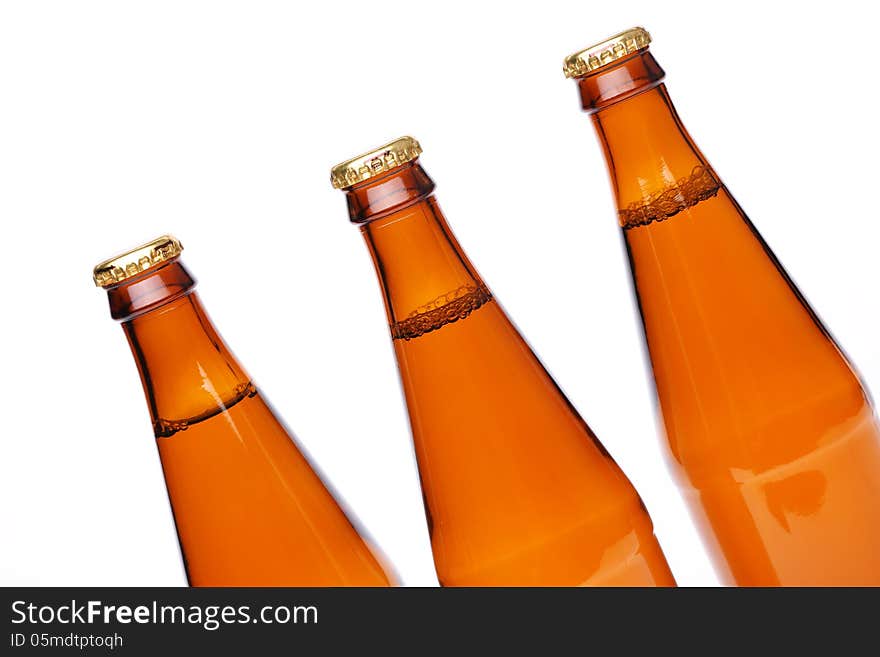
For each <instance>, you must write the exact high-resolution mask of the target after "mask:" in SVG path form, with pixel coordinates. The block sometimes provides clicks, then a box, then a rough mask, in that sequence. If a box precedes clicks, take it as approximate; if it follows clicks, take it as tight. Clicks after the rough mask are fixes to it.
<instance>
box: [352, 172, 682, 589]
mask: <svg viewBox="0 0 880 657" xmlns="http://www.w3.org/2000/svg"><path fill="white" fill-rule="evenodd" d="M383 187H384V189H383ZM432 189H433V184H432V183H431V182H430V179H429V178H427V176H426V175H425V174H424V171H423V170H422V169H421V167H420V166H418V165H417V164H415V165H413V164H411V165H408V166H407V167H404V168H403V169H402V170H398V171H397V172H396V173H395V174H393V175H392V176H390V177H389V178H386V179H385V180H380V181H377V182H374V181H369V182H368V183H364V184H362V185H361V186H360V187H355V188H354V190H350V191H349V196H350V198H349V205H350V207H352V208H358V209H360V210H364V211H365V212H366V213H367V214H369V211H370V210H371V209H375V208H376V206H377V205H379V206H382V204H384V206H383V207H384V208H385V209H384V210H383V211H380V212H379V215H381V216H376V215H374V216H370V218H369V220H368V221H366V222H364V223H362V225H361V230H362V231H363V234H364V237H365V239H366V241H367V244H368V246H369V248H370V252H371V254H372V256H373V259H374V263H375V265H376V271H377V273H378V275H379V278H380V283H381V285H382V288H383V292H384V293H385V301H386V309H387V311H388V316H389V323H390V327H391V333H392V339H393V343H394V349H395V354H396V356H397V361H398V366H399V369H400V375H401V380H402V383H403V389H404V394H405V397H406V403H407V408H408V411H409V416H410V424H411V427H412V433H413V440H414V444H415V451H416V457H417V461H418V467H419V473H420V478H421V482H422V489H423V494H424V498H425V506H426V514H427V517H428V524H429V530H430V535H431V544H432V550H433V553H434V562H435V565H436V568H437V573H438V578H439V580H440V582H441V584H443V585H445V586H508V585H519V586H533V585H544V586H572V585H608V586H614V585H618V586H654V585H674V580H673V578H672V575H671V573H670V571H669V568H668V566H667V564H666V561H665V558H664V556H663V554H662V552H661V550H660V547H659V545H658V544H657V541H656V539H655V537H654V535H653V529H652V525H651V521H650V518H649V517H648V514H647V512H646V511H645V509H644V506H643V505H642V503H641V500H640V499H639V497H638V494H637V493H636V491H635V489H634V488H633V487H632V485H631V484H630V482H629V481H628V480H627V479H626V477H625V475H624V474H623V473H622V471H621V470H620V469H619V468H618V467H617V465H616V464H615V463H614V461H613V460H612V459H611V457H610V456H609V455H608V454H607V452H605V450H604V449H603V448H602V446H601V445H600V444H599V442H598V440H596V438H595V436H594V435H593V434H592V432H591V431H590V430H589V428H588V427H587V426H586V424H585V423H584V422H583V420H582V419H581V418H580V417H579V416H578V414H577V412H576V411H575V410H574V409H573V408H572V406H571V405H570V403H569V402H568V400H567V399H566V398H565V397H564V395H563V394H562V392H561V391H560V390H559V388H558V387H557V386H556V384H555V383H554V381H553V380H552V379H551V377H550V376H549V374H548V373H547V372H546V370H545V369H544V368H543V366H542V365H541V363H540V362H539V361H538V359H537V358H536V356H535V355H534V353H533V352H532V350H531V349H530V348H529V346H528V345H527V344H526V342H525V341H524V340H523V338H522V337H521V335H520V334H519V332H518V331H517V329H516V328H515V327H514V325H513V324H512V323H511V322H510V320H509V319H508V318H507V316H506V314H505V313H504V311H503V310H502V308H501V307H500V305H499V304H498V303H497V301H496V300H495V299H494V298H493V296H492V294H491V292H490V291H489V289H488V287H487V286H486V285H485V284H484V283H483V281H482V280H481V279H480V278H479V276H478V274H477V273H476V271H475V270H474V268H473V266H472V265H471V264H470V262H469V261H468V260H467V258H466V256H465V255H464V253H463V251H462V250H461V248H460V247H459V246H458V244H457V242H456V241H455V238H454V236H453V235H452V232H451V231H450V229H449V227H448V225H447V224H446V222H445V219H444V218H443V215H442V213H441V212H440V210H439V207H438V205H437V203H436V200H435V199H434V197H433V196H432V195H430V192H431V190H432ZM352 197H354V198H352ZM368 197H372V198H373V199H381V201H376V202H374V203H373V204H372V205H371V204H370V203H369V202H368V201H366V200H365V199H367V198H368ZM395 199H396V201H395ZM361 216H363V215H358V214H357V213H353V219H355V220H356V221H357V220H358V219H359V218H360V217H361Z"/></svg>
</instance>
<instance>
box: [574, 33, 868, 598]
mask: <svg viewBox="0 0 880 657" xmlns="http://www.w3.org/2000/svg"><path fill="white" fill-rule="evenodd" d="M649 42H650V37H649V36H648V34H647V32H645V31H644V30H642V29H641V28H637V29H634V30H630V31H628V32H624V33H622V34H620V35H617V36H616V37H613V38H612V39H610V40H608V41H606V42H603V43H601V44H598V45H597V46H594V47H592V48H588V49H587V50H585V51H582V52H581V53H577V54H576V55H572V56H571V57H569V58H568V59H567V60H566V64H565V72H566V74H567V75H568V76H569V77H573V78H575V79H576V82H577V84H578V89H579V91H580V97H581V101H582V104H583V107H584V109H585V110H586V111H587V112H589V113H590V114H591V117H592V120H593V125H594V127H595V128H596V131H597V133H598V135H599V138H600V141H601V143H602V146H603V149H604V152H605V157H606V160H607V163H608V169H609V173H610V175H611V180H612V185H613V188H614V194H615V197H616V199H617V207H618V208H619V218H620V224H621V227H622V228H623V231H624V237H625V242H626V247H627V250H628V253H629V258H630V264H631V266H632V274H633V279H634V283H635V290H636V294H637V298H638V302H639V306H640V309H641V315H642V319H643V322H644V330H645V335H646V339H647V344H648V349H649V351H650V355H651V362H652V366H653V374H654V381H655V383H656V386H657V393H658V398H659V403H660V409H661V412H662V416H663V420H664V423H665V427H666V435H667V439H668V443H669V447H670V449H671V452H672V456H673V458H674V462H675V463H676V464H677V465H678V466H679V467H678V468H677V475H678V476H679V480H680V482H681V487H682V489H683V491H684V493H685V495H686V497H687V498H688V500H689V501H690V504H691V508H692V509H693V512H694V515H695V517H696V518H697V520H698V522H699V524H700V525H701V527H702V531H703V534H704V537H705V540H706V542H707V544H708V545H709V546H710V547H711V548H712V551H713V553H714V557H715V560H716V564H717V566H718V569H719V571H720V573H721V574H722V576H724V577H725V579H727V581H732V582H736V583H738V584H740V585H867V584H874V585H876V584H880V432H878V426H877V422H876V418H875V415H874V411H873V408H872V406H871V403H870V400H869V397H868V394H867V393H866V391H865V389H864V388H863V387H862V384H861V382H860V381H859V379H858V376H857V375H856V373H855V372H854V370H853V368H852V367H851V365H850V364H849V363H848V362H847V359H846V358H845V356H844V355H843V353H842V352H841V350H840V349H839V348H838V346H837V345H836V344H835V342H834V340H833V339H832V338H831V336H830V335H829V333H828V331H827V330H826V329H825V328H824V327H823V325H822V323H821V322H820V321H819V319H818V318H817V316H816V315H815V313H814V312H813V311H812V309H811V308H810V307H809V305H808V304H807V302H806V301H805V299H804V298H803V296H802V295H801V294H800V292H799V291H798V290H797V288H796V287H795V285H794V283H793V282H792V281H791V279H790V278H789V277H788V275H787V274H786V273H785V271H784V270H783V269H782V266H781V265H780V264H779V262H778V261H777V259H776V258H775V257H774V255H773V253H772V252H771V251H770V249H769V247H768V246H767V245H766V244H765V243H764V241H763V240H762V239H761V236H760V235H759V234H758V231H757V230H756V229H755V227H754V226H753V225H752V223H751V222H750V221H749V219H748V218H747V217H746V216H745V214H744V213H743V211H742V210H741V209H740V207H739V205H737V203H736V201H735V200H734V199H733V197H732V196H731V195H730V193H729V192H728V191H727V189H726V188H725V186H724V185H723V184H722V183H721V180H720V178H719V177H718V175H717V174H716V173H715V172H714V170H713V169H712V168H711V167H710V166H709V163H708V162H707V161H706V159H705V158H704V157H703V155H702V154H701V153H700V151H699V150H698V149H697V147H696V145H695V144H694V142H693V140H692V139H691V138H690V136H689V135H688V134H687V131H686V130H685V128H684V126H683V125H682V123H681V120H680V119H679V117H678V115H677V114H676V112H675V109H674V108H673V106H672V102H671V101H670V99H669V95H668V93H667V91H666V87H665V85H664V84H663V83H662V80H663V77H664V72H663V70H662V69H661V68H660V66H659V65H658V64H657V61H656V60H655V59H654V57H653V56H652V55H651V53H650V52H648V50H647V46H648V43H649Z"/></svg>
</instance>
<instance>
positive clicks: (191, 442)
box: [109, 262, 391, 586]
mask: <svg viewBox="0 0 880 657" xmlns="http://www.w3.org/2000/svg"><path fill="white" fill-rule="evenodd" d="M193 285H194V281H193V280H192V278H191V277H190V276H189V274H188V273H187V272H186V270H185V269H184V268H183V267H182V265H181V264H180V263H179V262H172V263H170V264H168V265H166V266H164V267H162V268H158V269H156V270H155V271H151V272H147V275H146V276H145V277H144V278H142V279H139V280H136V281H133V282H130V283H127V284H126V285H125V286H124V287H123V286H120V287H119V288H116V289H111V290H109V293H110V296H111V307H112V308H113V310H114V315H115V316H116V317H117V318H119V319H121V320H122V324H123V328H124V330H125V334H126V336H127V338H128V341H129V345H130V346H131V349H132V353H133V355H134V356H135V360H136V361H137V364H138V370H139V372H140V374H141V380H142V382H143V385H144V391H145V394H146V397H147V401H148V405H149V407H150V413H151V419H152V421H153V427H154V432H155V435H156V441H157V446H158V449H159V455H160V458H161V461H162V468H163V471H164V475H165V481H166V485H167V489H168V496H169V499H170V502H171V506H172V509H173V511H174V519H175V523H176V526H177V532H178V537H179V539H180V545H181V550H182V553H183V557H184V561H185V564H186V571H187V575H188V578H189V581H190V583H191V584H192V585H195V586H386V585H388V584H390V583H391V578H390V577H389V576H388V575H387V574H386V572H385V571H384V569H383V567H382V565H381V564H380V562H379V560H378V559H377V558H376V556H375V555H374V554H373V552H372V551H371V550H370V548H369V547H368V546H367V544H366V543H365V542H364V539H363V538H362V537H361V536H360V534H359V532H358V530H357V529H356V528H355V526H354V525H353V524H352V523H351V522H350V521H349V519H348V517H347V516H346V514H345V513H344V511H343V510H342V508H340V506H339V504H338V503H337V502H336V500H335V499H334V498H333V495H332V494H331V493H330V492H329V491H328V489H327V487H326V486H325V485H324V483H323V482H322V480H321V478H320V477H319V476H318V474H317V473H316V472H315V470H314V469H313V467H312V466H311V465H310V463H309V462H308V460H307V458H306V456H305V455H304V453H303V451H302V449H301V448H300V447H299V446H298V445H297V443H296V442H295V439H294V437H293V436H292V434H291V433H290V432H289V431H288V429H287V428H286V427H285V426H284V424H283V423H282V422H281V421H280V420H279V418H278V417H277V416H276V414H275V412H274V411H273V409H272V408H271V406H270V405H269V404H268V403H267V402H266V401H265V400H264V399H263V398H262V396H261V394H260V393H259V391H258V390H257V388H256V387H255V386H254V385H253V383H252V382H251V381H250V379H249V377H248V376H247V375H246V374H245V372H244V370H243V369H242V368H241V366H240V365H239V364H238V363H237V362H236V360H235V358H234V357H233V356H232V354H231V352H230V351H229V349H228V348H227V347H226V345H225V344H224V343H223V341H222V339H221V338H220V336H219V335H218V334H217V332H216V330H215V329H214V327H213V325H212V324H211V322H210V319H209V318H208V316H207V314H206V313H205V311H204V309H203V308H202V305H201V302H200V301H199V299H198V296H197V295H196V293H195V292H194V291H193V289H192V288H193ZM139 288H140V289H139ZM132 309H136V312H134V313H132V314H130V315H128V316H126V315H127V313H129V312H130V311H131V310H132Z"/></svg>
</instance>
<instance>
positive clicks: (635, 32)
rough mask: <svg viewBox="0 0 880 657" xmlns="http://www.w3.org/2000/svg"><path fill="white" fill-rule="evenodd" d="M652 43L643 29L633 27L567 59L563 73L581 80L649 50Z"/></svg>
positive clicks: (649, 36) (563, 66)
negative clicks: (584, 76) (636, 53)
mask: <svg viewBox="0 0 880 657" xmlns="http://www.w3.org/2000/svg"><path fill="white" fill-rule="evenodd" d="M650 43H651V35H650V34H648V31H647V30H646V29H645V28H643V27H633V28H631V29H629V30H626V31H625V32H621V33H620V34H615V35H614V36H613V37H611V38H610V39H605V40H604V41H602V42H601V43H597V44H595V45H593V46H590V47H589V48H585V49H584V50H581V51H579V52H576V53H575V54H573V55H569V56H568V57H566V58H565V63H564V64H563V65H562V72H563V73H565V77H567V78H579V77H581V76H583V75H586V74H587V73H592V72H593V71H595V70H597V69H600V68H602V67H603V66H607V65H608V64H610V63H612V62H615V61H617V60H618V59H623V58H624V57H626V56H628V55H631V54H633V53H634V52H636V51H637V50H641V49H642V48H647V47H648V44H650Z"/></svg>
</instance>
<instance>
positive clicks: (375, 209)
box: [347, 162, 490, 339]
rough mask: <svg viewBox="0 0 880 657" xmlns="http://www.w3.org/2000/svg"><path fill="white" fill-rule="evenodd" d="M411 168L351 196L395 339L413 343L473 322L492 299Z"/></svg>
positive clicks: (427, 182)
mask: <svg viewBox="0 0 880 657" xmlns="http://www.w3.org/2000/svg"><path fill="white" fill-rule="evenodd" d="M433 190H434V183H433V182H432V181H431V179H430V178H429V177H428V175H427V174H426V173H425V171H424V170H423V169H422V167H421V166H420V165H418V164H417V163H415V162H413V163H410V164H408V165H407V166H404V167H401V168H400V169H397V170H395V171H393V172H391V173H390V174H389V175H388V176H386V177H384V178H381V179H377V180H370V181H366V182H365V183H361V184H360V185H356V186H355V187H353V188H351V189H350V190H348V192H347V196H348V207H349V212H350V216H351V220H352V221H354V222H357V223H360V224H361V232H362V234H363V236H364V239H365V241H366V243H367V247H368V248H369V250H370V255H371V256H372V258H373V264H374V265H375V267H376V274H377V275H378V277H379V281H380V284H381V287H382V292H383V295H384V298H385V308H386V311H387V313H388V320H389V324H390V326H391V331H392V336H393V337H395V338H400V339H411V338H414V337H418V336H419V335H422V334H423V333H427V332H430V331H432V330H435V329H437V328H440V327H441V326H443V325H445V324H448V323H450V322H452V321H455V320H456V319H460V318H462V317H464V316H467V315H468V314H470V312H472V311H473V310H475V309H476V308H479V307H480V306H481V305H483V304H484V303H485V302H486V301H488V299H489V297H490V294H489V291H488V290H487V289H486V287H485V285H484V284H483V282H482V280H481V279H480V277H479V275H478V274H477V272H476V270H475V269H474V267H473V265H472V264H471V263H470V261H468V259H467V256H466V255H465V253H464V251H463V250H462V249H461V247H460V246H459V244H458V242H457V241H456V239H455V236H454V235H453V233H452V231H451V230H450V228H449V226H448V225H447V223H446V219H445V217H444V216H443V213H442V212H441V210H440V207H439V205H438V204H437V200H436V199H435V198H434V196H433Z"/></svg>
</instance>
